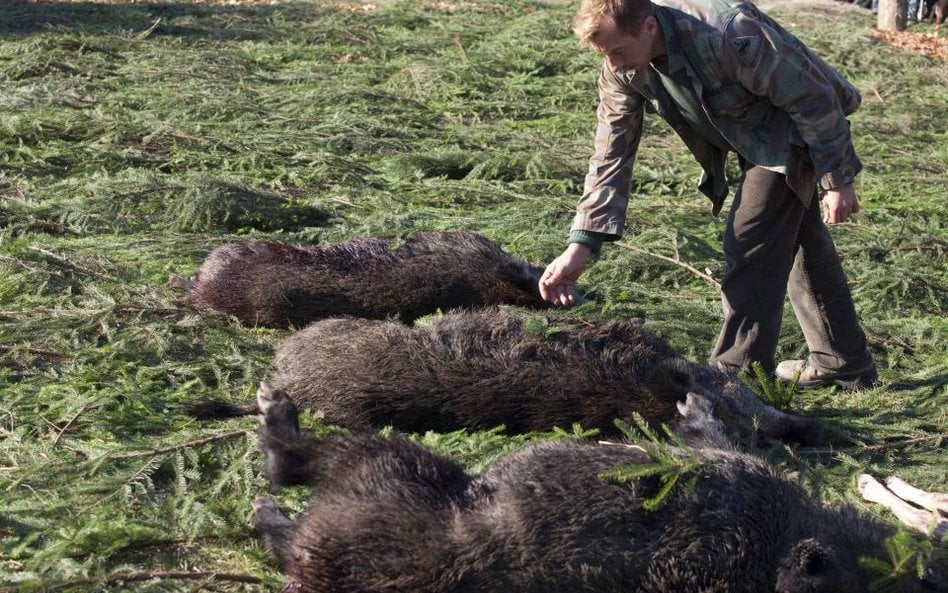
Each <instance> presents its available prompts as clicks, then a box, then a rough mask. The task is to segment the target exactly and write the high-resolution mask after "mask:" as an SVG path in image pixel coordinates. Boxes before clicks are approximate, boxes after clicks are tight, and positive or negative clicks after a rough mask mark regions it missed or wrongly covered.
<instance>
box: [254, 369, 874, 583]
mask: <svg viewBox="0 0 948 593" xmlns="http://www.w3.org/2000/svg"><path fill="white" fill-rule="evenodd" d="M258 405H259V409H260V411H261V420H262V424H263V425H262V428H261V430H260V444H261V449H262V450H263V452H264V454H265V457H266V471H267V474H268V476H269V479H270V481H271V483H272V484H273V485H276V486H282V485H309V486H311V487H312V488H313V491H314V494H313V497H312V498H311V500H310V503H309V507H308V510H307V511H306V512H305V513H304V514H303V515H302V516H301V517H300V518H298V519H297V520H296V521H291V520H290V519H289V518H287V517H286V516H284V515H283V514H282V513H281V511H280V510H279V508H278V507H277V505H276V504H275V503H274V502H273V501H272V500H270V499H267V498H258V499H257V501H256V502H255V503H254V510H255V516H256V528H257V530H258V532H259V534H260V536H261V537H262V539H263V541H264V543H265V545H266V546H267V547H268V548H269V549H270V550H271V551H272V552H274V553H275V555H276V556H277V557H278V558H279V559H280V561H281V563H282V566H283V569H284V570H285V572H286V573H287V574H288V575H289V578H290V583H289V584H288V585H287V588H286V589H284V590H290V591H299V592H300V593H324V592H326V593H328V592H333V593H357V592H358V593H362V592H370V591H389V592H392V593H396V592H400V591H404V592H406V593H407V592H411V593H462V592H464V593H467V592H472V593H473V592H475V591H477V592H481V593H492V592H496V593H507V592H508V591H517V592H518V593H560V592H561V593H573V592H576V591H597V592H600V593H611V592H614V593H619V592H622V593H625V592H629V591H638V592H651V593H699V592H700V593H764V592H774V593H862V592H865V591H868V583H867V577H866V575H864V574H863V572H862V571H861V570H860V567H859V564H858V559H859V557H860V556H863V555H877V554H878V555H881V554H882V553H883V552H884V547H883V538H884V537H885V536H886V535H888V534H889V530H888V528H886V527H884V526H882V525H880V524H878V523H876V522H874V521H872V520H870V519H868V518H865V517H862V516H860V515H858V514H857V512H856V511H854V510H853V509H852V508H850V507H843V508H825V507H822V506H820V505H819V504H817V503H815V502H813V501H812V500H810V499H809V498H808V497H807V496H806V495H805V494H804V492H803V491H802V490H801V489H800V488H799V487H798V486H797V485H796V484H795V483H792V482H791V481H789V480H787V479H785V478H782V477H781V476H780V475H778V474H777V473H776V472H775V471H774V470H773V469H772V468H771V467H770V466H769V465H768V464H767V463H766V462H765V461H763V460H762V459H759V458H757V457H754V456H751V455H748V454H743V453H740V452H738V451H736V450H735V449H734V448H733V447H731V446H730V445H729V444H728V443H727V442H726V441H725V439H724V437H723V436H722V434H721V432H720V426H721V425H720V423H719V422H718V421H717V420H716V419H714V418H712V417H711V416H710V415H709V413H708V412H709V410H710V407H711V403H710V402H709V401H708V400H706V399H705V398H703V397H702V396H700V395H697V394H694V393H692V394H689V395H688V396H687V398H686V400H685V402H684V403H682V404H681V405H679V406H678V407H679V408H680V411H681V413H682V414H683V415H684V418H683V420H682V423H683V424H684V425H685V426H683V427H682V434H684V435H685V438H686V439H688V440H687V442H688V443H689V446H690V447H694V448H693V449H692V454H696V455H697V456H698V458H699V459H700V469H698V470H697V471H698V472H699V474H698V479H697V482H696V486H695V488H694V490H692V491H689V490H688V489H687V488H684V487H676V488H674V489H673V490H672V491H671V492H670V493H669V494H668V495H667V496H666V497H665V499H664V503H663V504H661V505H660V506H659V507H658V508H657V509H656V510H651V511H646V510H644V509H643V508H642V503H643V501H644V500H646V499H648V498H651V497H653V496H655V495H656V493H657V492H658V489H659V487H660V485H659V483H658V482H657V480H656V479H654V478H639V479H635V480H633V481H627V482H624V483H620V482H618V481H615V480H610V479H608V478H606V477H604V476H603V473H604V472H608V471H609V470H612V469H615V468H617V467H621V466H629V465H635V464H643V463H649V462H651V461H652V459H651V458H650V457H649V456H648V455H647V454H646V453H645V451H644V450H642V449H640V448H637V447H630V446H626V445H615V444H613V445H604V444H595V443H592V442H578V441H567V440H560V441H548V442H542V443H536V444H532V445H529V446H527V447H526V448H524V449H522V450H520V451H518V452H516V453H514V454H512V455H509V456H507V457H505V458H502V459H500V460H498V461H495V462H493V463H492V464H491V465H490V466H489V467H488V468H487V469H486V470H485V471H484V472H483V473H482V474H481V475H479V476H475V477H471V476H468V475H467V474H466V473H465V472H464V471H463V470H462V468H461V467H459V466H458V465H457V464H455V463H454V462H452V461H451V460H449V459H447V458H444V457H442V456H440V455H437V454H434V453H431V452H429V451H427V450H425V449H423V448H422V447H420V446H419V445H417V444H415V443H413V442H412V441H410V440H409V439H407V438H404V437H402V436H394V437H391V438H383V437H379V436H360V435H347V436H332V437H324V438H314V437H313V436H311V435H306V434H302V433H301V432H300V429H299V425H298V422H297V410H296V407H295V405H294V404H293V402H292V401H291V400H290V399H289V398H288V397H287V395H286V394H285V392H283V391H280V390H275V389H271V388H270V387H268V386H267V385H266V384H264V385H262V386H261V389H260V392H259V393H258Z"/></svg>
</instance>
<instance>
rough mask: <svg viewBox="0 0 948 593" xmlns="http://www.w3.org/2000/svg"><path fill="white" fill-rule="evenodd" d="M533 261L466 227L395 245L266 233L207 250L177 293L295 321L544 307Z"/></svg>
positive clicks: (243, 314)
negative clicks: (300, 241) (303, 240)
mask: <svg viewBox="0 0 948 593" xmlns="http://www.w3.org/2000/svg"><path fill="white" fill-rule="evenodd" d="M542 272H543V269H542V268H540V267H539V266H535V265H532V264H530V263H527V262H526V261H524V260H523V259H521V258H519V257H516V256H514V255H510V254H508V253H506V252H504V251H503V250H502V249H501V248H500V246H499V245H497V244H496V243H494V242H493V241H490V240H489V239H487V238H485V237H482V236H480V235H478V234H476V233H471V232H463V231H461V232H443V233H441V232H422V233H416V234H414V235H412V236H411V237H410V238H409V239H408V240H406V241H405V242H404V243H403V244H401V245H398V246H397V247H396V246H395V244H394V242H393V241H392V240H389V239H371V238H367V239H356V240H353V241H349V242H346V243H342V244H338V245H328V246H324V247H315V246H292V245H286V244H284V243H276V242H272V241H246V242H241V243H229V244H226V245H222V246H221V247H218V248H217V249H215V250H214V251H213V252H211V254H210V255H209V256H208V257H207V259H205V261H204V263H203V265H202V266H201V269H200V270H199V271H198V273H197V274H195V276H194V277H192V278H191V279H189V280H184V279H183V278H181V277H180V276H176V275H173V276H172V277H171V283H172V284H174V285H177V286H180V287H183V288H185V290H187V294H186V295H185V296H184V297H183V298H182V302H184V303H185V304H188V305H190V306H193V307H195V308H197V309H199V310H203V311H220V312H224V313H228V314H230V315H233V316H234V317H236V318H237V319H239V320H240V322H241V323H243V324H245V325H261V326H269V327H288V326H296V327H302V326H303V325H306V324H307V323H309V322H311V321H315V320H317V319H323V318H326V317H332V316H341V315H349V316H353V317H366V318H371V319H386V318H390V317H391V318H397V319H399V320H401V321H402V322H404V323H412V322H413V321H414V320H415V319H417V318H419V317H422V316H424V315H428V314H431V313H434V312H435V311H437V310H439V309H441V310H448V309H453V308H461V307H477V306H483V305H501V304H510V305H521V306H526V307H534V308H545V307H547V303H546V302H545V301H544V300H543V299H542V298H541V297H540V293H539V288H538V285H537V283H538V281H539V278H540V274H541V273H542Z"/></svg>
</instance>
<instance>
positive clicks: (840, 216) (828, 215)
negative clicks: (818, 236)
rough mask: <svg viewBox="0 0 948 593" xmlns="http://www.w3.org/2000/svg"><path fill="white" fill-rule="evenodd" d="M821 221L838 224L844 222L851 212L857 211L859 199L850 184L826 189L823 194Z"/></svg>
mask: <svg viewBox="0 0 948 593" xmlns="http://www.w3.org/2000/svg"><path fill="white" fill-rule="evenodd" d="M822 206H823V222H825V223H826V224H839V223H841V222H845V220H846V219H847V218H849V215H850V214H852V213H853V212H859V199H858V198H857V197H856V190H855V189H854V188H853V186H852V184H849V185H841V186H839V187H837V188H836V189H829V190H826V193H825V194H824V195H823V204H822Z"/></svg>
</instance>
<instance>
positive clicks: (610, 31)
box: [593, 16, 658, 73]
mask: <svg viewBox="0 0 948 593" xmlns="http://www.w3.org/2000/svg"><path fill="white" fill-rule="evenodd" d="M657 26H658V23H657V22H656V21H655V19H654V17H651V16H650V17H647V18H646V19H645V22H644V23H642V27H641V28H640V29H639V34H638V35H632V34H630V33H628V32H627V31H623V30H622V29H619V27H617V26H616V23H615V21H613V20H612V19H611V18H605V19H603V20H602V22H601V23H600V24H599V32H598V33H597V35H596V37H595V39H594V41H593V47H594V48H595V49H596V51H598V52H599V53H601V54H602V55H603V56H605V58H606V63H607V64H609V69H610V70H612V71H613V72H616V73H619V72H623V71H626V70H641V69H643V68H645V67H647V66H648V63H649V62H650V61H651V59H652V57H653V56H652V49H653V43H652V42H653V41H654V38H655V37H654V33H655V30H656V28H657Z"/></svg>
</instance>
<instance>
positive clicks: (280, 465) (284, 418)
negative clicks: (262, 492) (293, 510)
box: [257, 381, 316, 487]
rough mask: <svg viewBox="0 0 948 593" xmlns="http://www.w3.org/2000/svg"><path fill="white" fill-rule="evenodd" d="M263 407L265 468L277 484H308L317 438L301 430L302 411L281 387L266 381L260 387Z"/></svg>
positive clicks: (261, 437) (259, 405)
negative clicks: (300, 413)
mask: <svg viewBox="0 0 948 593" xmlns="http://www.w3.org/2000/svg"><path fill="white" fill-rule="evenodd" d="M257 407H258V408H259V409H260V423H261V424H262V426H261V427H260V432H259V435H260V450H261V451H263V454H264V456H265V457H266V472H267V477H268V478H269V479H270V484H271V485H272V486H274V487H278V486H292V485H298V484H309V483H310V481H311V480H310V477H311V476H310V473H311V471H310V470H311V467H310V465H311V463H312V462H313V461H314V459H315V457H316V442H315V440H314V439H313V438H312V437H309V436H306V437H304V436H303V435H301V434H300V423H299V411H298V410H297V408H296V404H294V403H293V400H291V399H290V397H289V396H288V395H287V394H286V392H285V391H283V390H282V389H276V388H274V387H273V386H272V385H270V384H269V383H267V382H266V381H264V382H262V383H260V389H259V390H257Z"/></svg>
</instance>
